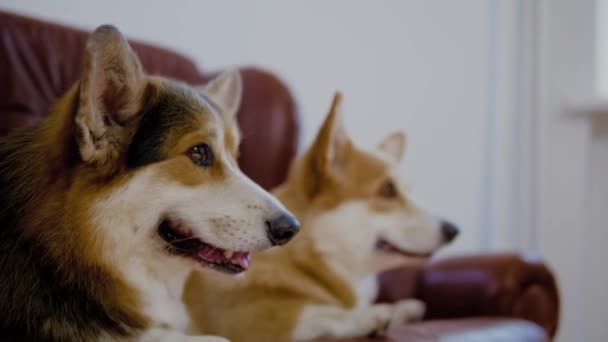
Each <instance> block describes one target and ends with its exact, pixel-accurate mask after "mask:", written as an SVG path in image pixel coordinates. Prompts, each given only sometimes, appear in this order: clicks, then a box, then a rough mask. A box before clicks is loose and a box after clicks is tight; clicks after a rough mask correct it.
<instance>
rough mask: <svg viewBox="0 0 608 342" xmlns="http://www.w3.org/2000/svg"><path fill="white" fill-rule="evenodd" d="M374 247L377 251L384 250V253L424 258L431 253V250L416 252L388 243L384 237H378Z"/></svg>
mask: <svg viewBox="0 0 608 342" xmlns="http://www.w3.org/2000/svg"><path fill="white" fill-rule="evenodd" d="M376 249H377V250H379V251H382V252H385V253H390V254H400V255H403V256H406V257H408V258H418V259H426V258H429V257H431V255H433V253H432V252H429V253H418V252H411V251H407V250H404V249H402V248H399V247H397V246H395V245H394V244H392V243H390V242H389V241H387V240H385V239H380V240H378V242H376Z"/></svg>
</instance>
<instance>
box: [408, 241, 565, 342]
mask: <svg viewBox="0 0 608 342" xmlns="http://www.w3.org/2000/svg"><path fill="white" fill-rule="evenodd" d="M415 296H416V297H417V298H419V299H421V300H422V301H424V302H425V303H426V304H427V315H426V318H427V319H438V318H457V317H474V316H507V317H515V318H523V319H526V320H529V321H532V322H535V323H536V324H538V325H540V326H541V327H543V328H544V329H545V330H546V331H547V333H548V334H549V335H550V336H554V335H555V332H556V330H557V325H558V320H559V294H558V290H557V285H556V281H555V278H554V276H553V273H552V272H551V270H549V268H548V267H547V266H546V265H545V264H544V263H543V261H542V260H541V259H540V258H539V257H538V256H536V255H533V254H515V253H513V254H486V255H471V256H460V257H451V258H446V259H440V260H437V261H434V262H431V263H429V264H427V265H425V266H424V267H423V269H422V270H421V275H420V278H419V279H418V284H417V289H416V294H415Z"/></svg>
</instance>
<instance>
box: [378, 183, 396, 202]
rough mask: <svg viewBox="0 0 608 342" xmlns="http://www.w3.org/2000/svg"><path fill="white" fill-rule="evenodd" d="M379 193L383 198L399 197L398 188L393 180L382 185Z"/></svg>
mask: <svg viewBox="0 0 608 342" xmlns="http://www.w3.org/2000/svg"><path fill="white" fill-rule="evenodd" d="M378 195H379V196H380V197H382V198H395V197H397V188H396V187H395V184H394V183H393V182H391V181H390V180H389V181H386V182H384V183H383V184H382V186H381V187H380V190H379V191H378Z"/></svg>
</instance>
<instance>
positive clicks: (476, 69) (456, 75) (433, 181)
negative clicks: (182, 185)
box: [0, 0, 493, 250]
mask: <svg viewBox="0 0 608 342" xmlns="http://www.w3.org/2000/svg"><path fill="white" fill-rule="evenodd" d="M489 3H490V2H488V1H485V0H474V1H471V0H468V1H458V2H456V1H443V2H439V1H426V0H419V1H400V0H393V1H383V2H372V1H365V2H364V1H347V0H341V1H320V0H317V1H306V2H286V1H281V0H276V1H255V2H254V1H239V2H228V1H221V2H220V1H195V0H188V1H184V0H174V1H167V2H161V1H121V0H110V1H96V2H91V1H76V0H58V1H52V2H51V1H45V0H1V1H0V7H2V8H6V9H13V10H16V11H19V12H23V13H27V14H33V15H37V16H43V17H47V18H51V19H53V20H60V21H62V22H65V23H69V24H73V25H77V26H80V27H84V28H87V29H92V28H94V27H95V26H97V25H100V24H103V23H113V24H115V25H117V26H118V27H119V28H120V29H121V30H123V32H125V33H126V34H128V35H129V36H131V37H135V38H139V39H144V40H147V41H150V42H155V43H158V44H161V45H164V46H167V47H171V48H175V49H177V50H180V51H182V52H185V53H187V54H188V55H190V56H192V57H193V58H194V59H195V60H196V61H197V62H198V63H199V65H200V66H201V67H202V68H203V69H207V70H209V69H218V68H223V67H225V66H228V65H243V64H254V65H259V66H264V67H267V68H269V69H272V70H275V71H276V72H278V73H279V74H280V75H281V76H282V77H283V78H284V80H286V81H287V82H288V83H289V85H290V86H291V87H292V89H293V90H294V92H295V95H296V96H297V100H298V103H299V105H300V108H301V110H302V114H303V122H304V125H303V126H304V127H303V129H304V131H303V142H304V144H308V143H309V142H310V141H311V139H312V138H313V136H314V134H315V133H316V129H317V127H318V125H319V124H320V123H321V120H322V119H323V116H324V115H325V113H326V110H327V107H328V105H329V102H330V99H331V97H332V93H333V91H334V90H336V89H339V90H342V91H343V92H344V94H345V113H346V124H347V127H348V129H349V131H350V132H351V134H352V136H353V137H354V138H355V140H356V141H358V142H360V143H361V144H362V145H365V146H372V145H374V144H376V142H378V141H379V140H380V139H381V138H382V137H383V136H384V135H385V134H388V133H389V132H391V131H393V130H395V129H405V130H407V132H408V135H409V143H410V145H409V156H408V165H407V168H406V172H408V173H409V175H410V179H411V185H412V186H411V188H412V194H413V196H414V197H416V198H418V199H419V201H420V202H421V203H422V204H423V205H424V206H426V207H428V208H430V209H431V210H432V211H434V212H436V213H438V214H440V215H442V216H445V217H447V218H449V219H451V220H453V221H454V222H456V223H457V224H459V225H460V226H462V228H464V234H463V235H462V236H461V237H460V238H459V239H458V242H457V243H456V245H455V246H454V247H453V248H454V249H460V250H476V249H479V248H480V246H481V244H482V240H483V238H482V236H483V234H484V231H482V230H481V229H480V222H485V223H487V219H484V217H486V218H487V215H486V216H483V215H484V214H483V213H484V212H486V211H487V210H486V211H484V208H485V207H484V206H486V205H487V203H485V202H482V200H486V199H487V197H488V196H484V194H485V195H488V194H487V191H486V190H485V189H482V184H483V183H484V182H487V179H488V178H487V177H485V178H484V176H483V175H482V172H484V170H483V168H482V163H484V160H483V155H484V153H486V154H487V149H486V148H487V146H486V145H487V144H485V143H484V141H485V140H487V139H488V136H487V132H484V130H483V129H484V127H486V126H487V125H486V117H487V114H488V111H489V110H491V109H490V108H489V106H490V105H492V104H491V103H489V102H488V101H490V99H489V97H488V95H489V94H488V91H489V90H488V89H490V87H489V82H491V81H492V70H491V69H490V59H489V58H490V48H491V44H490V34H491V32H492V27H491V26H492V25H493V23H492V22H491V17H490V16H489V13H490V10H491V8H490V5H489ZM486 164H487V162H486Z"/></svg>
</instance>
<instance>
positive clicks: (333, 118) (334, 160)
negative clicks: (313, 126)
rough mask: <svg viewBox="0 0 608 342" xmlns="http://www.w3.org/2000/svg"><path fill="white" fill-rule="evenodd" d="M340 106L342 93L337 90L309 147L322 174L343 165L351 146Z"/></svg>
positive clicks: (332, 171)
mask: <svg viewBox="0 0 608 342" xmlns="http://www.w3.org/2000/svg"><path fill="white" fill-rule="evenodd" d="M341 106H342V94H340V93H339V92H337V93H336V94H335V95H334V99H333V102H332V104H331V108H330V110H329V113H328V114H327V118H326V119H325V122H323V125H322V126H321V129H320V130H319V133H318V134H317V137H316V139H315V142H314V144H313V146H312V149H311V153H312V158H313V159H314V163H315V167H316V168H317V171H320V172H321V173H322V174H328V173H334V172H335V171H336V170H337V169H339V168H340V166H342V165H344V163H345V162H346V157H347V152H348V150H349V148H350V146H351V140H350V138H349V136H348V135H347V134H346V130H345V129H344V123H343V120H342V108H341Z"/></svg>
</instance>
